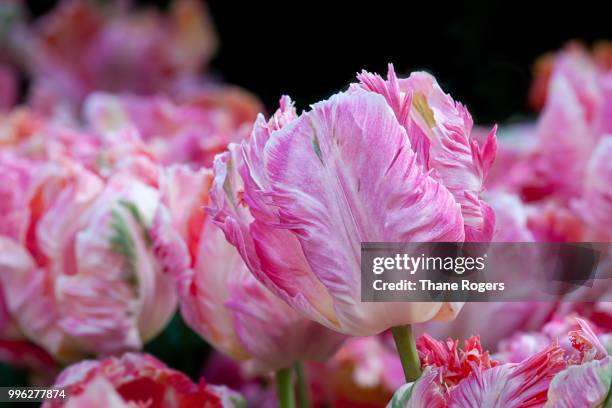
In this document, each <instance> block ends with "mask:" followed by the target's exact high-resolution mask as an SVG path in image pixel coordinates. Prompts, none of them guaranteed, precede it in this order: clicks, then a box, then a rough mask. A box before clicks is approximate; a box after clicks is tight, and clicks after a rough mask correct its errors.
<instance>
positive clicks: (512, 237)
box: [485, 191, 534, 242]
mask: <svg viewBox="0 0 612 408" xmlns="http://www.w3.org/2000/svg"><path fill="white" fill-rule="evenodd" d="M485 198H486V199H487V201H488V202H489V203H490V204H491V207H492V208H493V209H494V210H495V232H494V234H493V241H494V242H533V241H534V237H533V234H532V232H531V231H530V230H529V226H528V217H529V209H528V208H527V207H526V206H525V205H524V204H523V202H522V201H521V200H520V198H519V197H518V196H517V195H515V194H510V193H504V192H499V191H494V192H491V193H487V194H485Z"/></svg>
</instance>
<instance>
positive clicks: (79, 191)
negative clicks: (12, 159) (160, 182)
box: [0, 159, 184, 361]
mask: <svg viewBox="0 0 612 408" xmlns="http://www.w3.org/2000/svg"><path fill="white" fill-rule="evenodd" d="M154 169H155V167H154V166H152V165H151V166H148V167H147V166H143V163H142V162H141V160H140V159H137V160H136V161H135V162H134V163H132V164H129V163H125V165H124V167H122V168H121V169H120V170H119V169H118V170H117V172H116V173H115V174H113V176H111V177H110V178H108V179H106V180H104V179H102V178H100V177H99V176H97V175H96V174H94V173H92V172H90V171H88V170H86V169H84V168H83V167H82V166H80V165H79V164H77V163H74V162H71V161H69V160H66V159H65V160H63V161H49V162H46V163H44V164H41V165H40V167H37V166H32V168H31V170H32V174H30V175H29V176H30V177H31V178H32V180H29V181H28V180H25V181H24V180H20V179H19V178H17V177H16V178H8V180H12V181H14V184H12V188H13V189H14V192H15V194H14V196H15V198H14V199H13V200H12V203H13V205H14V206H15V209H14V211H12V212H11V211H9V212H7V213H5V214H9V217H10V218H15V219H16V222H14V223H13V225H14V227H13V228H11V229H10V230H9V231H8V232H7V231H3V232H2V235H1V236H0V280H1V282H2V289H3V291H4V297H5V299H6V304H7V308H8V311H9V313H10V315H11V316H12V317H13V319H14V321H15V322H16V324H17V326H18V327H19V329H20V331H21V332H22V333H24V334H25V336H26V337H27V338H29V339H30V340H31V341H33V342H35V343H36V344H38V345H40V346H42V347H44V348H45V349H46V350H47V351H48V352H50V353H51V354H52V355H53V356H54V357H56V358H58V359H60V360H68V361H70V360H72V359H74V358H77V357H79V356H81V355H83V354H85V353H101V354H104V353H112V352H118V351H122V350H136V349H139V348H140V347H141V346H142V344H143V343H144V342H146V341H147V340H148V339H150V338H152V337H153V336H155V335H156V334H157V333H158V332H159V331H160V330H161V329H162V328H163V327H164V326H165V324H166V323H167V322H168V320H169V319H170V317H171V316H172V314H173V313H174V311H175V309H176V304H177V297H176V293H175V288H174V284H173V279H172V276H173V275H174V274H178V273H180V271H175V270H173V269H172V267H175V265H178V264H171V263H170V259H169V258H168V256H167V252H168V250H167V248H168V247H170V246H172V245H184V244H183V243H182V241H181V240H180V237H179V235H178V233H175V234H174V236H172V234H170V233H168V232H167V230H169V231H172V228H171V225H170V217H169V215H168V214H167V212H168V210H167V208H166V207H165V206H164V205H163V204H162V202H161V193H160V191H159V189H158V188H157V186H156V185H155V177H156V174H155V172H153V173H152V174H146V172H147V171H153V170H154ZM139 172H140V173H139ZM3 174H4V173H3ZM20 181H21V184H20ZM17 215H19V217H17ZM17 221H18V222H17ZM160 236H163V238H164V240H163V241H162V240H161V239H160V238H159V237H160Z"/></svg>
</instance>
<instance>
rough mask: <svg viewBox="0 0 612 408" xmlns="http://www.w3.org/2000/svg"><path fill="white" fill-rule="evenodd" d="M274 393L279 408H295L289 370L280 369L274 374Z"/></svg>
mask: <svg viewBox="0 0 612 408" xmlns="http://www.w3.org/2000/svg"><path fill="white" fill-rule="evenodd" d="M276 393H277V396H278V403H279V406H280V408H295V396H294V395H293V381H292V378H291V368H281V369H280V370H278V371H277V372H276Z"/></svg>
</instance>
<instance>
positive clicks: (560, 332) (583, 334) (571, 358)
mask: <svg viewBox="0 0 612 408" xmlns="http://www.w3.org/2000/svg"><path fill="white" fill-rule="evenodd" d="M603 333H605V331H602V330H601V329H600V328H598V327H596V326H591V324H590V323H589V322H587V321H586V320H585V319H582V318H580V317H578V316H576V315H575V314H570V315H568V316H565V317H561V316H558V315H557V316H555V317H554V318H553V319H551V321H549V322H548V323H546V324H545V325H544V326H543V327H542V328H541V329H540V330H538V331H529V332H517V333H515V334H514V335H513V336H512V337H510V338H508V339H505V340H503V341H501V342H500V344H499V347H498V353H496V354H495V355H494V357H495V358H496V359H498V360H500V361H502V362H509V363H517V362H520V361H522V360H524V359H525V358H527V357H528V356H530V355H532V354H534V353H536V352H539V351H541V350H543V349H545V348H546V346H547V345H548V344H550V343H551V342H556V343H558V344H559V346H560V347H561V348H562V349H563V350H564V352H565V356H566V357H565V358H566V360H567V361H568V363H570V364H581V363H583V362H587V361H590V360H593V359H600V358H602V357H603V356H605V355H607V351H606V349H605V347H604V346H603V344H602V342H601V340H602V339H603V338H604V337H603Z"/></svg>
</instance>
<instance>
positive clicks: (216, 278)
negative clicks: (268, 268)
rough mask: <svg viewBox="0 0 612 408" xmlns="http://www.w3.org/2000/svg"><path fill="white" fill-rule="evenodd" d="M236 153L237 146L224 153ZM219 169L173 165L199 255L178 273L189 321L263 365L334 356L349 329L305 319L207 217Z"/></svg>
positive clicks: (180, 205) (181, 211)
mask: <svg viewBox="0 0 612 408" xmlns="http://www.w3.org/2000/svg"><path fill="white" fill-rule="evenodd" d="M232 154H235V150H233V149H232V150H231V151H230V152H227V153H224V154H223V155H221V156H220V158H221V159H223V158H225V157H228V156H229V155H232ZM211 177H212V175H211V173H210V172H209V171H207V170H199V171H193V170H190V169H189V168H187V167H185V166H180V167H179V166H174V167H171V168H169V169H168V170H167V178H166V186H167V191H166V194H165V196H166V202H167V203H168V206H169V209H170V210H171V212H172V215H173V217H174V227H175V229H176V230H177V231H179V232H180V234H181V236H182V237H183V238H184V240H185V242H186V243H187V245H186V247H187V248H188V250H189V256H190V259H191V269H190V270H189V271H188V272H187V273H185V274H182V275H180V276H178V277H177V278H178V286H179V296H180V304H181V312H182V315H183V317H184V319H185V321H186V322H187V324H188V325H189V326H190V327H191V328H193V329H194V330H195V331H196V332H197V333H198V334H200V335H201V336H202V337H203V338H204V339H206V340H207V341H208V342H209V343H210V344H212V345H213V347H215V348H216V349H218V350H219V351H221V352H223V353H225V354H227V355H229V356H231V357H232V358H234V359H236V360H247V361H248V364H249V366H250V367H251V369H252V370H254V371H256V372H269V371H275V370H278V369H281V368H286V367H290V366H292V365H293V364H294V363H296V362H298V361H303V360H306V361H309V360H324V359H326V358H328V357H329V356H331V355H332V354H333V352H334V351H335V350H336V349H337V348H338V347H339V346H340V344H341V343H342V341H343V340H344V336H341V335H339V334H338V333H335V332H333V331H330V330H328V329H326V328H324V327H323V326H321V325H319V324H318V323H315V322H312V321H310V320H308V319H305V318H304V317H302V316H301V315H299V314H298V313H297V312H296V311H295V310H293V309H292V308H291V307H289V306H288V305H287V304H285V303H284V302H283V301H282V300H281V299H279V298H278V297H276V296H275V295H274V294H273V293H272V292H270V291H269V290H268V289H267V288H265V287H264V286H263V285H262V284H261V283H259V282H258V281H257V280H256V279H255V278H254V277H253V276H252V275H251V273H250V271H249V270H248V268H247V266H246V265H245V263H244V261H243V260H242V258H241V257H240V254H239V253H238V251H237V250H236V248H234V247H233V246H232V245H231V244H229V243H228V242H227V241H226V239H225V236H224V234H223V231H221V230H220V229H219V228H218V227H217V226H216V225H215V224H214V223H213V221H212V220H211V219H210V218H209V217H205V212H204V211H203V209H202V206H203V205H205V204H206V203H207V201H208V192H209V191H208V190H209V188H210V185H211V182H212V179H211ZM186 198H187V199H186ZM179 259H180V257H179Z"/></svg>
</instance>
